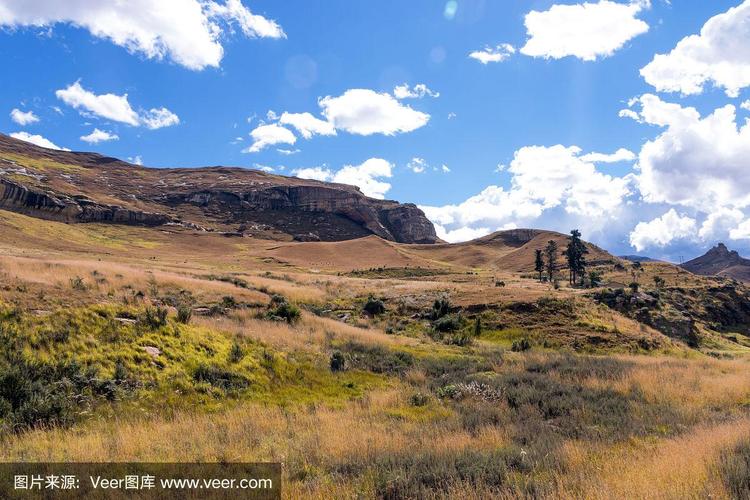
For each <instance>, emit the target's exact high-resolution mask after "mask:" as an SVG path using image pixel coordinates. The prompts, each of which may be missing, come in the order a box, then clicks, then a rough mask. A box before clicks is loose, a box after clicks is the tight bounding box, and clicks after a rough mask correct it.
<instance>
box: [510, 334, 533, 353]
mask: <svg viewBox="0 0 750 500" xmlns="http://www.w3.org/2000/svg"><path fill="white" fill-rule="evenodd" d="M529 349H531V341H530V340H529V339H527V338H526V337H524V338H522V339H518V340H514V341H513V345H511V347H510V350H511V351H513V352H523V351H528V350H529Z"/></svg>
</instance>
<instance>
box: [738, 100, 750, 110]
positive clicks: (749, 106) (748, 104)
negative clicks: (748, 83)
mask: <svg viewBox="0 0 750 500" xmlns="http://www.w3.org/2000/svg"><path fill="white" fill-rule="evenodd" d="M740 107H741V108H742V109H744V110H746V111H750V99H748V100H747V101H742V103H741V104H740Z"/></svg>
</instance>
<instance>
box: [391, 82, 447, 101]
mask: <svg viewBox="0 0 750 500" xmlns="http://www.w3.org/2000/svg"><path fill="white" fill-rule="evenodd" d="M393 96H394V97H395V98H396V99H422V98H423V97H426V96H429V97H440V92H434V91H432V90H431V89H430V88H429V87H428V86H427V85H425V84H424V83H418V84H416V85H414V87H412V88H410V87H409V84H407V83H404V84H403V85H397V86H396V87H395V88H394V89H393Z"/></svg>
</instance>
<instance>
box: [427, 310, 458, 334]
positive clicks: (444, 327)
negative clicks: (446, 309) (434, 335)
mask: <svg viewBox="0 0 750 500" xmlns="http://www.w3.org/2000/svg"><path fill="white" fill-rule="evenodd" d="M461 326H463V318H461V315H459V314H449V315H447V316H441V317H440V318H438V319H436V320H435V321H433V322H432V328H434V329H435V331H436V332H442V333H445V332H455V331H456V330H459V329H460V328H461Z"/></svg>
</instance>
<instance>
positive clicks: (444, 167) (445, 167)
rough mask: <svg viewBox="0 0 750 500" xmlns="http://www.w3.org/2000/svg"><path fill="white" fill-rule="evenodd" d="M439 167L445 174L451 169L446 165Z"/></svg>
mask: <svg viewBox="0 0 750 500" xmlns="http://www.w3.org/2000/svg"><path fill="white" fill-rule="evenodd" d="M440 169H441V170H442V171H443V173H446V174H447V173H448V172H450V171H451V169H450V168H448V165H443V166H442V167H440Z"/></svg>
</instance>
